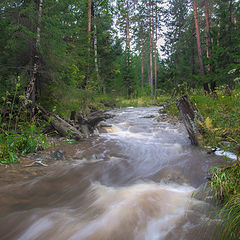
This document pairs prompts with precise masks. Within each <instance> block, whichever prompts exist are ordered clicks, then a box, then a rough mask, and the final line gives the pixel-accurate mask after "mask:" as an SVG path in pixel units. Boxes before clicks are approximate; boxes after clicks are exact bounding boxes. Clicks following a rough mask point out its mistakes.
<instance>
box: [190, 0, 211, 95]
mask: <svg viewBox="0 0 240 240" xmlns="http://www.w3.org/2000/svg"><path fill="white" fill-rule="evenodd" d="M193 9H194V20H195V28H196V38H197V48H198V57H199V64H200V70H201V75H202V76H205V71H204V65H203V60H202V56H203V53H202V47H201V40H200V32H199V25H198V16H197V2H196V0H194V1H193ZM203 88H204V90H205V91H206V92H208V93H209V92H210V91H209V87H208V84H207V83H204V84H203Z"/></svg>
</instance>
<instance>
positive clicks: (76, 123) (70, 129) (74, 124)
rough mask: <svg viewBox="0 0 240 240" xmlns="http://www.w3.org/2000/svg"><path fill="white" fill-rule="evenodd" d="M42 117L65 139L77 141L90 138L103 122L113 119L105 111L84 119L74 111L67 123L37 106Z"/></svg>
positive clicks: (93, 113) (89, 115) (94, 113)
mask: <svg viewBox="0 0 240 240" xmlns="http://www.w3.org/2000/svg"><path fill="white" fill-rule="evenodd" d="M37 107H38V109H39V110H40V111H41V112H42V114H43V115H42V116H43V118H44V119H45V120H46V121H49V122H50V123H51V125H52V127H53V128H54V129H55V130H56V131H57V132H58V133H59V134H60V135H61V136H63V137H68V136H69V137H71V138H73V139H76V140H80V139H82V138H88V137H89V136H90V135H91V134H92V133H93V132H94V129H95V128H96V127H97V125H98V123H99V122H101V121H102V120H105V119H108V118H111V117H113V116H112V115H110V114H107V113H106V112H103V111H96V112H92V113H90V114H88V115H87V116H86V117H84V116H83V115H82V114H81V113H77V112H76V111H72V113H71V117H70V121H68V122H67V121H65V120H63V119H62V118H60V117H59V116H57V115H55V114H54V113H50V112H48V111H47V110H45V109H44V108H43V107H42V106H37Z"/></svg>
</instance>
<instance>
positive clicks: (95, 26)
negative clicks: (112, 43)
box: [93, 2, 101, 92]
mask: <svg viewBox="0 0 240 240" xmlns="http://www.w3.org/2000/svg"><path fill="white" fill-rule="evenodd" d="M96 10H97V8H96V5H95V4H94V2H93V26H94V32H93V39H94V41H93V45H94V63H95V71H96V75H97V84H98V90H99V92H101V82H100V76H99V67H98V52H97V24H96Z"/></svg>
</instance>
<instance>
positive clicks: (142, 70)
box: [141, 40, 144, 89]
mask: <svg viewBox="0 0 240 240" xmlns="http://www.w3.org/2000/svg"><path fill="white" fill-rule="evenodd" d="M143 60H144V58H143V40H142V51H141V75H142V89H143V88H144V67H143Z"/></svg>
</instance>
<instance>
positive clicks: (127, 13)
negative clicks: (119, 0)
mask: <svg viewBox="0 0 240 240" xmlns="http://www.w3.org/2000/svg"><path fill="white" fill-rule="evenodd" d="M130 52H131V50H130V30H129V6H128V1H127V9H126V76H125V81H126V91H127V98H129V95H130V79H129V67H130V61H131V59H130V57H131V56H130Z"/></svg>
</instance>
